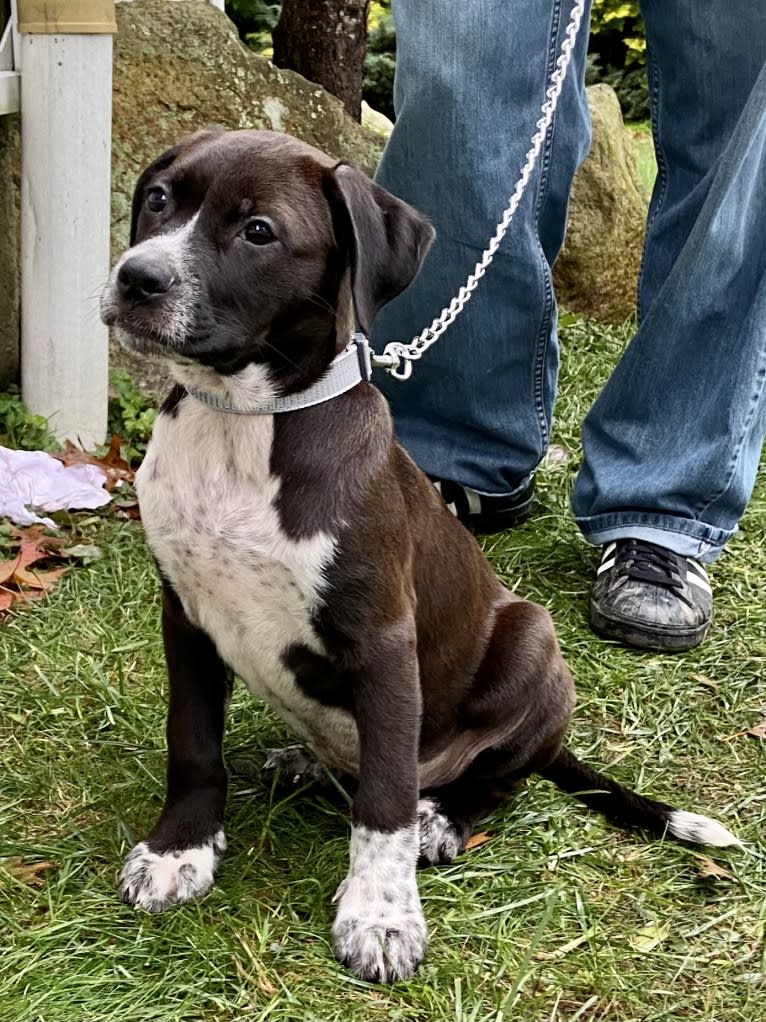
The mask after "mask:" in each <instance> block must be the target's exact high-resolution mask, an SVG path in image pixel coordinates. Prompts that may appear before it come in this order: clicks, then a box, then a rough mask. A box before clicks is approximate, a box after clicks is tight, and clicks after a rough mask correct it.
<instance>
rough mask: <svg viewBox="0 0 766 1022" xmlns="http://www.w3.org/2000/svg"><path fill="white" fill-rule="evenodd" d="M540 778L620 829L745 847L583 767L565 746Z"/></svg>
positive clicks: (698, 819)
mask: <svg viewBox="0 0 766 1022" xmlns="http://www.w3.org/2000/svg"><path fill="white" fill-rule="evenodd" d="M540 775H541V776H542V777H545V778H546V780H548V781H553V783H554V784H555V785H556V786H557V787H559V788H561V789H562V791H566V792H568V793H569V794H570V795H574V796H575V798H577V799H579V800H580V801H581V802H584V803H585V805H586V806H588V808H589V809H595V810H596V812H598V813H601V814H602V815H603V816H605V817H606V818H607V819H608V820H610V821H611V822H612V823H615V824H617V826H619V827H627V828H630V829H641V830H646V831H649V833H651V834H656V835H657V836H658V837H663V836H665V835H666V834H671V835H672V836H673V837H676V838H680V839H681V840H683V841H694V842H696V843H697V844H700V845H717V846H718V847H720V848H725V847H726V846H727V845H738V846H739V847H740V848H741V847H742V842H741V841H739V840H738V839H737V838H736V837H735V836H734V835H733V834H732V833H731V831H728V830H727V829H726V827H724V826H723V824H720V823H718V822H717V821H716V820H711V819H710V818H709V817H707V816H700V815H699V814H698V813H688V812H686V811H685V810H684V809H676V808H675V807H674V806H670V805H667V804H666V803H665V802H655V801H654V800H653V799H650V798H644V797H643V795H638V794H637V793H636V792H635V791H631V790H630V788H623V786H622V785H621V784H617V783H616V782H615V781H611V780H610V779H609V778H608V777H604V775H603V774H600V773H598V771H596V770H593V769H591V767H589V766H587V765H586V764H585V763H581V762H580V760H579V759H578V758H577V757H576V756H575V755H573V754H572V753H571V752H570V751H569V749H565V748H564V747H563V746H562V748H561V750H560V751H559V754H558V756H557V757H556V758H555V759H554V760H553V762H552V763H551V764H550V765H549V766H547V767H545V768H544V769H543V770H540Z"/></svg>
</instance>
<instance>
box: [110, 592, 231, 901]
mask: <svg viewBox="0 0 766 1022" xmlns="http://www.w3.org/2000/svg"><path fill="white" fill-rule="evenodd" d="M162 635H163V640H164V644H165V658H166V660H167V665H168V678H169V682H170V706H169V710H168V723H167V742H168V769H167V794H166V797H165V807H164V809H163V810H162V814H161V816H160V818H159V820H158V822H157V824H156V826H155V827H154V830H152V832H151V834H150V835H149V837H148V838H147V839H146V840H145V841H141V842H140V843H139V844H137V845H136V846H135V847H134V848H133V849H132V851H131V852H130V853H129V855H128V857H127V859H126V860H125V865H124V867H123V870H122V874H121V876H120V894H121V895H122V899H123V901H126V902H128V904H131V905H136V906H138V907H140V908H143V909H146V910H147V911H149V912H161V911H162V910H163V909H165V908H167V907H168V906H169V905H172V904H174V903H178V902H184V901H191V900H192V899H194V898H200V897H202V895H203V894H205V893H206V892H207V890H208V889H209V888H210V887H211V885H212V883H213V874H214V872H215V868H216V866H217V865H218V860H219V859H220V857H221V854H222V853H223V850H224V848H225V847H226V842H225V839H224V833H223V812H224V805H225V802H226V787H227V779H226V770H225V768H224V765H223V756H222V753H221V743H222V741H223V727H224V717H225V712H226V700H227V697H228V694H229V689H230V681H229V674H228V671H227V668H226V666H225V665H224V663H223V661H222V660H221V658H220V657H219V656H218V652H217V651H216V648H215V646H214V645H213V642H212V641H211V640H210V639H209V638H208V636H207V635H205V633H204V632H202V631H200V629H198V628H196V627H195V626H194V625H193V624H192V623H191V622H190V621H189V619H188V618H187V616H186V614H185V612H184V609H183V607H182V605H181V601H180V600H179V599H178V597H177V596H176V594H175V593H174V592H173V591H172V590H171V589H170V587H169V586H168V585H165V588H164V592H163V607H162Z"/></svg>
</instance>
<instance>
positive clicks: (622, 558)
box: [614, 539, 689, 603]
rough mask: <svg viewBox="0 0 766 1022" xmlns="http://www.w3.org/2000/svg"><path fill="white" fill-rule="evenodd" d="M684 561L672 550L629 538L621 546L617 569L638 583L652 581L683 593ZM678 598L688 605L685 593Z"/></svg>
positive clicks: (618, 547) (680, 593) (618, 549)
mask: <svg viewBox="0 0 766 1022" xmlns="http://www.w3.org/2000/svg"><path fill="white" fill-rule="evenodd" d="M681 561H682V558H681V557H680V556H679V555H678V554H676V553H674V552H673V551H672V550H667V549H665V547H661V546H655V544H654V543H647V542H646V540H642V539H626V540H623V541H622V542H620V543H618V546H617V551H616V556H615V565H614V566H615V570H616V571H618V572H619V573H620V574H621V575H625V576H626V577H627V578H630V579H635V580H636V581H637V582H650V583H651V584H652V585H656V586H663V587H664V588H666V589H674V590H683V588H684V577H685V574H686V571H685V567H686V565H685V564H684V565H683V566H682V564H681ZM676 595H677V596H678V597H679V598H680V599H682V600H684V601H685V602H686V603H689V601H688V600H686V598H685V597H684V595H683V592H681V591H677V592H676Z"/></svg>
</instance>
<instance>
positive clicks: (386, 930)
mask: <svg viewBox="0 0 766 1022" xmlns="http://www.w3.org/2000/svg"><path fill="white" fill-rule="evenodd" d="M340 890H341V892H342V893H341V897H340V905H339V906H338V914H337V915H336V917H335V922H334V923H333V927H332V938H333V949H334V951H335V956H336V958H337V959H338V961H340V962H342V963H343V964H344V965H346V966H348V968H349V969H351V971H352V972H354V973H355V974H356V975H357V976H359V977H360V979H365V980H367V981H368V982H371V983H394V982H395V981H396V980H399V979H409V978H410V976H414V975H415V973H416V972H417V969H418V966H419V965H420V963H421V961H422V960H423V955H424V954H425V953H426V945H427V938H426V922H425V919H424V918H423V910H422V908H421V906H420V898H419V897H418V892H417V889H416V888H415V886H414V884H413V885H412V887H411V888H409V889H407V888H401V887H400V886H399V885H397V884H396V883H395V882H393V881H392V883H391V886H390V887H383V888H382V890H380V891H374V890H371V889H370V888H368V887H367V885H366V883H365V881H364V878H356V877H353V878H352V877H347V878H346V880H345V881H344V883H343V884H342V885H341V889H340Z"/></svg>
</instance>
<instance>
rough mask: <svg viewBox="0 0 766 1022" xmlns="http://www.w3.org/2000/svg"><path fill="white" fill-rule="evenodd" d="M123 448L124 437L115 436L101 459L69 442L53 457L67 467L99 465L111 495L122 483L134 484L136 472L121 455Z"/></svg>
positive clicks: (53, 454)
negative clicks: (81, 464) (82, 464)
mask: <svg viewBox="0 0 766 1022" xmlns="http://www.w3.org/2000/svg"><path fill="white" fill-rule="evenodd" d="M121 447H122V437H119V436H113V437H112V441H111V443H110V444H109V450H108V451H107V452H106V454H102V455H101V457H99V456H98V455H96V454H90V453H89V452H88V451H83V450H82V448H80V447H78V446H77V444H73V443H72V441H71V440H67V442H66V446H65V448H64V450H63V451H54V452H52V457H54V458H56V460H57V461H60V462H61V463H62V464H64V465H66V466H69V465H76V464H78V463H82V462H84V463H85V464H86V465H97V466H98V467H99V468H100V469H101V470H102V472H103V473H104V475H105V476H106V483H105V484H104V485H105V486H106V489H107V490H108V491H109V493H111V492H112V491H113V490H114V488H115V487H116V486H118V485H119V484H120V483H122V482H126V483H131V484H132V483H133V476H134V472H133V471H132V469H131V467H130V465H129V464H128V463H127V461H125V459H124V458H123V457H122V454H121V453H120V450H121Z"/></svg>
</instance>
